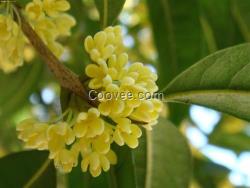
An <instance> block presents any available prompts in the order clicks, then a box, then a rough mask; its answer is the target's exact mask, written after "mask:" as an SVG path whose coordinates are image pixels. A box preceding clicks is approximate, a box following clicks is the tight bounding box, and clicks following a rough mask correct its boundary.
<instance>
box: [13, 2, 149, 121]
mask: <svg viewBox="0 0 250 188" xmlns="http://www.w3.org/2000/svg"><path fill="white" fill-rule="evenodd" d="M13 6H14V7H15V9H16V10H17V12H16V14H18V15H16V17H18V18H20V21H21V23H19V24H20V27H21V28H22V31H23V33H24V34H25V36H26V37H27V38H28V39H29V41H30V43H31V44H32V46H33V47H34V48H35V49H36V51H37V52H38V53H39V54H40V56H41V58H42V59H43V60H44V62H45V63H46V64H47V66H48V67H49V69H50V71H51V72H52V73H53V74H54V76H55V77H56V79H57V80H58V81H59V83H60V85H61V86H62V87H63V88H65V89H68V90H69V91H71V92H72V93H74V94H76V95H78V96H79V97H81V98H82V99H83V100H84V101H86V102H88V104H90V105H91V106H94V107H97V106H98V101H93V100H90V98H89V95H88V91H87V90H86V89H85V88H84V86H83V84H82V83H81V80H80V78H79V76H77V75H76V74H75V73H74V72H72V71H71V70H70V69H68V68H67V67H66V66H64V65H63V64H62V63H61V62H60V61H59V59H58V58H57V57H56V56H55V55H54V54H53V53H52V52H51V50H50V49H49V48H48V47H47V46H46V45H45V44H44V42H43V41H42V39H41V38H40V37H39V36H38V34H37V33H36V32H35V31H34V29H33V28H32V27H31V25H30V24H29V23H28V22H27V21H26V19H25V17H24V16H23V15H22V8H21V7H20V6H19V5H17V4H15V5H13ZM16 21H17V22H18V19H17V18H16ZM129 119H131V118H129ZM131 121H132V122H133V123H136V124H142V125H143V124H146V122H140V121H136V120H133V119H131Z"/></svg>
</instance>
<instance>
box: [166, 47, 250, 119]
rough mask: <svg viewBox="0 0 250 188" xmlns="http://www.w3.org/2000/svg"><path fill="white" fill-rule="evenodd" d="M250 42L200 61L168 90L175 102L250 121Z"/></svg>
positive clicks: (174, 81)
mask: <svg viewBox="0 0 250 188" xmlns="http://www.w3.org/2000/svg"><path fill="white" fill-rule="evenodd" d="M249 52H250V44H242V45H238V46H235V47H231V48H227V49H225V50H222V51H219V52H216V53H214V54H212V55H210V56H208V57H206V58H204V59H203V60H201V61H200V62H198V63H196V64H195V65H193V66H192V67H190V68H189V69H187V70H186V71H184V72H183V73H182V74H180V75H179V76H178V77H177V78H176V79H175V80H173V81H172V82H171V83H170V84H169V85H168V87H167V88H166V90H165V94H166V99H167V100H168V101H172V102H181V103H187V104H190V103H192V104H198V105H202V106H206V107H210V108H213V109H216V110H219V111H222V112H226V113H228V114H231V115H234V116H236V117H239V118H242V119H245V120H248V121H249V120H250V77H249V74H250V53H249Z"/></svg>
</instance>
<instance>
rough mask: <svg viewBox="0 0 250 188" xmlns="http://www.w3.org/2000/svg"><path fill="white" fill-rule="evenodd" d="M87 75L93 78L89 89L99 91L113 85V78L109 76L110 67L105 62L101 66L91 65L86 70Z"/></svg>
mask: <svg viewBox="0 0 250 188" xmlns="http://www.w3.org/2000/svg"><path fill="white" fill-rule="evenodd" d="M85 72H86V75H87V76H89V77H90V78H92V79H91V80H90V82H89V88H91V89H99V88H102V87H105V86H106V85H107V84H110V83H112V79H111V77H110V76H109V75H108V67H107V64H106V63H105V62H103V61H102V62H100V63H99V65H96V64H89V65H87V67H86V69H85Z"/></svg>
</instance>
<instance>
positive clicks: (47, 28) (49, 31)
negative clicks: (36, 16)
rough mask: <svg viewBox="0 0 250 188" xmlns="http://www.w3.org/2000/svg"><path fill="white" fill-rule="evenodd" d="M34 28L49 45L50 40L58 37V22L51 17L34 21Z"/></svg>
mask: <svg viewBox="0 0 250 188" xmlns="http://www.w3.org/2000/svg"><path fill="white" fill-rule="evenodd" d="M34 29H35V31H36V32H37V34H38V35H39V37H41V39H42V40H43V42H44V43H45V44H46V45H48V42H49V41H55V40H56V38H57V37H58V30H57V27H56V24H55V23H54V22H53V20H52V19H51V18H48V17H44V18H42V19H40V20H37V21H36V23H34Z"/></svg>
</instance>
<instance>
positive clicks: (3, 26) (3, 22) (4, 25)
mask: <svg viewBox="0 0 250 188" xmlns="http://www.w3.org/2000/svg"><path fill="white" fill-rule="evenodd" d="M13 26H14V23H13V21H12V19H11V17H10V16H4V15H0V40H1V42H2V41H6V40H9V39H10V38H11V35H12V32H13Z"/></svg>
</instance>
